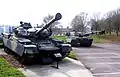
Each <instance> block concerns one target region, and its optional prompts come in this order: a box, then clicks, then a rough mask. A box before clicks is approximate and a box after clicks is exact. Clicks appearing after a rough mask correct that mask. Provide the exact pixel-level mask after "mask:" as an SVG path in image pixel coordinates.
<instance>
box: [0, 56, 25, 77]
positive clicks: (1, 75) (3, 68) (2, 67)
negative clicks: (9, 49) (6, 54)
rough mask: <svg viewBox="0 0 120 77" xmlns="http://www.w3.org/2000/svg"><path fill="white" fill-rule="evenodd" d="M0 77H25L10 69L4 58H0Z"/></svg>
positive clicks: (12, 68) (14, 69)
mask: <svg viewBox="0 0 120 77" xmlns="http://www.w3.org/2000/svg"><path fill="white" fill-rule="evenodd" d="M0 77H25V76H24V75H23V74H22V73H21V72H20V71H18V70H17V69H16V68H14V67H12V66H11V65H10V64H9V63H8V62H7V61H6V60H5V59H4V58H2V57H0Z"/></svg>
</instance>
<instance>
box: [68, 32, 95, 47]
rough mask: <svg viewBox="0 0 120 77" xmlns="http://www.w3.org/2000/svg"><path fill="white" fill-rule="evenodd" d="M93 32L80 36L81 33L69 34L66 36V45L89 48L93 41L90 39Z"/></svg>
mask: <svg viewBox="0 0 120 77" xmlns="http://www.w3.org/2000/svg"><path fill="white" fill-rule="evenodd" d="M93 34H94V33H93V32H90V33H85V34H82V33H81V32H75V31H73V32H69V33H66V35H67V43H70V44H71V46H73V47H76V46H84V47H90V46H91V45H92V41H93V39H92V38H91V37H90V36H91V35H93Z"/></svg>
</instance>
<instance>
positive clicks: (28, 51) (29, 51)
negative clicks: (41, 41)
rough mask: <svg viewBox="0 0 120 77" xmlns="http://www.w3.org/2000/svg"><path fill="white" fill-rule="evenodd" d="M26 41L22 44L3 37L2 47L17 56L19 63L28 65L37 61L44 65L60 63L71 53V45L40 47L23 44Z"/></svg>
mask: <svg viewBox="0 0 120 77" xmlns="http://www.w3.org/2000/svg"><path fill="white" fill-rule="evenodd" d="M28 41H30V40H29V39H24V43H23V39H22V42H21V40H19V39H17V40H15V39H14V40H13V39H10V38H5V37H3V44H4V47H5V48H7V49H9V50H10V51H11V52H14V53H15V54H17V55H18V56H19V57H20V62H21V63H23V64H28V63H31V62H34V61H35V60H39V61H40V62H41V63H44V64H46V63H51V62H54V61H58V60H59V61H60V60H62V59H64V58H65V57H66V56H67V55H69V53H70V51H72V48H71V45H69V44H60V45H59V46H45V47H40V46H39V45H34V44H28V45H27V44H25V43H26V42H28ZM11 52H10V53H11Z"/></svg>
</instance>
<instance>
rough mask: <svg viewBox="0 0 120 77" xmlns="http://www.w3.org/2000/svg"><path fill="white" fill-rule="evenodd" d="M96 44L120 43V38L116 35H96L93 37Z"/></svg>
mask: <svg viewBox="0 0 120 77" xmlns="http://www.w3.org/2000/svg"><path fill="white" fill-rule="evenodd" d="M92 38H93V42H94V43H113V42H120V36H116V35H111V36H110V35H101V36H98V35H94V36H92Z"/></svg>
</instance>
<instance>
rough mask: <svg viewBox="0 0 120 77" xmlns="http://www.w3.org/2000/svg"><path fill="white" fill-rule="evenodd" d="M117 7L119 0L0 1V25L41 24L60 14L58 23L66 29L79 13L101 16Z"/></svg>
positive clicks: (119, 4) (119, 5) (119, 3)
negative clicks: (44, 18)
mask: <svg viewBox="0 0 120 77" xmlns="http://www.w3.org/2000/svg"><path fill="white" fill-rule="evenodd" d="M119 7H120V0H0V25H1V24H7V25H8V24H10V25H19V21H26V22H31V23H32V24H41V22H42V18H43V17H44V16H47V15H48V14H52V15H54V14H55V13H57V12H60V13H61V14H62V16H63V17H62V19H61V20H60V22H62V24H63V25H64V27H66V26H68V25H69V23H70V22H71V20H72V19H73V17H74V16H75V15H76V14H79V13H80V12H87V13H88V14H89V15H90V16H92V14H93V13H95V12H100V13H101V15H103V14H104V13H106V12H108V11H110V10H114V9H117V8H119Z"/></svg>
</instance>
